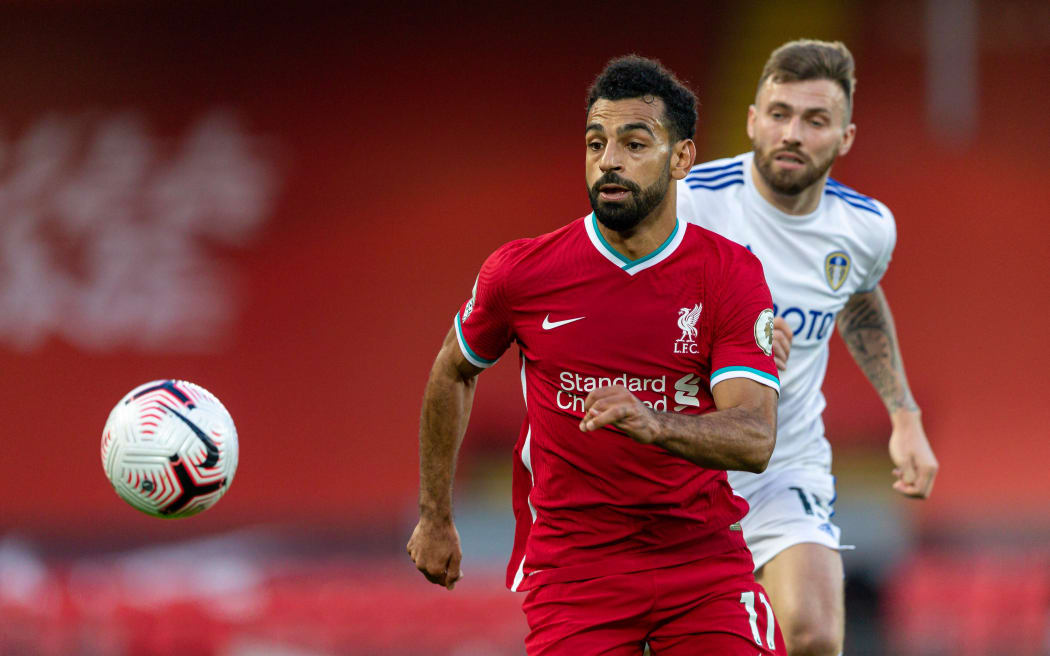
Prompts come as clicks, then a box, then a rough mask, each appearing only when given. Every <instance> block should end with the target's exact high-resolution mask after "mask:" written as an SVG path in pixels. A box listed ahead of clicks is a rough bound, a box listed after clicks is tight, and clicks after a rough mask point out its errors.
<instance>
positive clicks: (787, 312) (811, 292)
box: [678, 153, 897, 496]
mask: <svg viewBox="0 0 1050 656" xmlns="http://www.w3.org/2000/svg"><path fill="white" fill-rule="evenodd" d="M752 158H753V154H752V153H746V154H743V155H738V156H737V157H733V158H728V159H718V160H714V161H712V162H707V163H705V164H699V165H697V166H694V167H693V169H692V170H691V171H690V172H689V175H688V176H686V178H685V179H684V180H681V181H679V182H678V216H679V217H680V218H682V219H684V220H686V221H690V222H692V223H696V224H699V225H701V226H703V227H705V228H707V229H709V230H713V231H714V232H717V233H718V234H720V235H723V236H725V237H728V238H729V239H732V240H733V241H736V242H737V243H739V244H742V245H744V246H746V247H747V248H748V249H749V250H751V252H753V253H754V254H755V255H757V256H758V258H759V260H761V261H762V266H763V268H764V270H765V276H766V283H767V284H768V285H769V289H770V291H771V292H772V294H773V304H774V305H773V311H774V313H775V314H776V316H778V317H782V318H783V319H784V320H785V321H787V323H788V325H789V326H790V327H791V329H792V330H793V331H794V334H795V337H794V341H793V342H792V345H791V356H790V359H789V360H788V366H787V370H786V371H783V372H780V407H779V413H778V414H779V416H778V422H777V426H778V427H777V443H776V448H775V449H774V450H773V457H772V459H771V460H770V462H769V467H768V470H773V469H787V468H791V467H800V466H801V467H818V468H821V469H823V470H824V471H830V469H831V446H830V445H829V444H828V441H827V440H826V439H825V437H824V422H823V421H822V420H821V413H822V412H823V410H824V406H825V401H824V394H823V393H822V392H821V386H822V385H823V383H824V373H825V371H826V370H827V364H828V343H829V340H830V339H831V334H832V333H833V332H834V330H835V316H836V315H837V314H838V312H839V310H841V309H842V308H843V306H844V305H845V304H846V301H847V300H849V297H850V295H851V294H854V293H856V292H866V291H871V290H873V289H875V287H876V286H877V285H878V283H879V279H880V278H882V274H883V273H885V271H886V267H887V265H888V264H889V261H890V255H891V253H892V252H893V246H894V244H895V243H896V238H897V231H896V227H895V225H894V221H893V215H892V214H891V213H890V211H889V210H888V209H887V208H886V206H885V205H883V204H882V203H880V202H879V201H877V200H875V199H873V198H869V197H867V196H864V195H862V194H859V193H857V192H856V191H853V190H852V189H850V188H849V187H846V186H844V185H842V184H840V183H838V182H835V181H834V180H831V179H830V178H829V179H828V181H827V185H826V186H825V188H824V195H823V196H822V197H821V200H820V205H819V206H818V207H817V209H816V211H815V212H813V213H812V214H807V215H804V216H795V215H791V214H785V213H784V212H781V211H780V210H778V209H776V208H775V207H773V206H772V205H771V204H770V203H769V202H768V201H766V200H765V199H764V198H762V196H761V194H759V192H758V190H757V189H756V188H755V184H754V180H753V179H752V175H753V173H752V170H751V161H752ZM755 477H756V475H755V474H750V473H747V472H730V476H729V480H730V482H731V483H732V485H733V487H734V488H736V489H738V490H742V491H744V493H745V496H747V493H746V491H747V490H748V489H749V487H751V486H752V485H753V484H756V480H755Z"/></svg>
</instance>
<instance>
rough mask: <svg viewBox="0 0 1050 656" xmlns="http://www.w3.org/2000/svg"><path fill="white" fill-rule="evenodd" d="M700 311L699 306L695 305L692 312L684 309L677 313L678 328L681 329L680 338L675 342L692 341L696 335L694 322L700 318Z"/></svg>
mask: <svg viewBox="0 0 1050 656" xmlns="http://www.w3.org/2000/svg"><path fill="white" fill-rule="evenodd" d="M700 309H701V305H700V304H699V303H697V304H696V305H694V306H693V309H692V310H690V309H689V308H687V307H684V308H682V309H681V310H679V311H678V327H679V328H681V329H682V336H681V337H679V338H678V339H677V340H676V341H679V342H690V343H691V342H692V341H693V338H694V337H696V333H697V330H696V322H697V320H698V319H699V318H700Z"/></svg>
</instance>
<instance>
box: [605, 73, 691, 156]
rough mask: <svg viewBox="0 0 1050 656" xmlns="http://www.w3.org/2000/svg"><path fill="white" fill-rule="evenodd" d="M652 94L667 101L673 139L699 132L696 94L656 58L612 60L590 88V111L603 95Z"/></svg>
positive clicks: (666, 105)
mask: <svg viewBox="0 0 1050 656" xmlns="http://www.w3.org/2000/svg"><path fill="white" fill-rule="evenodd" d="M646 96H652V97H655V98H660V99H661V100H663V101H664V107H665V110H664V112H665V114H666V116H667V118H668V119H670V120H669V129H668V132H669V133H670V136H671V139H672V141H676V142H677V141H681V140H682V139H692V138H693V135H694V134H695V133H696V96H695V95H693V92H692V91H690V90H689V88H688V87H686V86H685V85H684V84H682V83H681V82H679V81H678V78H676V77H675V76H674V73H672V72H671V71H669V70H667V69H666V68H664V67H663V64H661V63H660V62H659V61H658V60H656V59H647V58H645V57H640V56H638V55H626V56H624V57H617V58H615V59H611V60H609V63H608V64H606V65H605V69H604V70H603V71H602V72H601V73H599V74H598V77H597V78H595V80H594V84H592V85H591V88H590V89H588V90H587V112H588V113H590V111H591V107H592V106H593V105H594V103H595V101H597V100H598V99H599V98H604V99H606V100H625V99H627V98H645V97H646Z"/></svg>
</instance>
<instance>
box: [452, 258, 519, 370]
mask: <svg viewBox="0 0 1050 656" xmlns="http://www.w3.org/2000/svg"><path fill="white" fill-rule="evenodd" d="M508 273H509V263H508V257H507V247H506V246H504V247H503V248H501V249H500V250H498V251H496V252H495V253H493V254H492V255H490V256H489V258H488V259H487V260H485V263H484V264H483V265H482V266H481V272H480V273H479V274H478V277H477V279H476V280H475V281H474V289H473V291H472V292H471V296H470V298H469V299H468V300H467V301H466V302H465V303H464V304H463V305H462V306H461V307H460V309H459V312H457V313H456V317H455V320H454V322H455V329H456V339H457V340H458V341H459V348H460V350H461V351H462V352H463V357H465V358H466V359H467V360H468V361H469V362H470V363H471V364H473V365H474V366H475V367H480V368H482V369H487V368H488V367H491V366H492V365H494V364H496V360H498V359H499V357H500V356H501V355H503V352H504V351H506V350H507V349H508V348H509V347H510V344H511V341H512V340H513V338H514V336H513V330H512V328H511V325H510V321H509V313H508V312H507V309H506V307H507V305H506V288H507V277H508Z"/></svg>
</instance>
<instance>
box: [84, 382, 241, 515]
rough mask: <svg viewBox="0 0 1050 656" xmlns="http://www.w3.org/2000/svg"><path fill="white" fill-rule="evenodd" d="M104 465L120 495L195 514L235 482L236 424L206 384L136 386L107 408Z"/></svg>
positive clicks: (138, 504)
mask: <svg viewBox="0 0 1050 656" xmlns="http://www.w3.org/2000/svg"><path fill="white" fill-rule="evenodd" d="M102 468H103V469H104V470H105V472H106V477H107V478H109V482H110V483H112V484H113V489H115V490H116V491H117V494H118V495H119V496H120V498H122V499H124V500H125V501H127V502H128V503H129V504H131V505H132V506H133V507H134V508H136V509H138V510H141V511H142V512H144V513H146V514H147V515H153V516H154V517H165V518H176V517H188V516H190V515H196V514H197V513H199V512H201V511H204V510H207V509H208V508H210V507H212V506H213V505H215V502H216V501H218V500H219V499H220V498H221V497H222V495H223V494H226V490H228V489H229V488H230V484H231V483H232V482H233V474H234V472H235V471H236V470H237V429H236V428H235V427H234V425H233V419H232V418H231V417H230V413H229V412H227V411H226V408H225V407H223V405H222V403H220V402H219V399H217V398H215V396H214V395H212V393H211V392H209V391H208V390H206V389H204V388H203V387H201V386H199V385H194V384H193V383H188V382H186V381H184V380H155V381H153V382H149V383H146V384H144V385H139V386H138V387H136V388H135V389H133V390H131V391H130V392H129V393H128V395H127V396H125V397H124V398H123V399H121V400H120V403H118V404H117V406H116V407H115V408H113V411H112V412H110V413H109V419H108V420H107V421H106V427H105V428H104V429H103V430H102Z"/></svg>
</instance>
